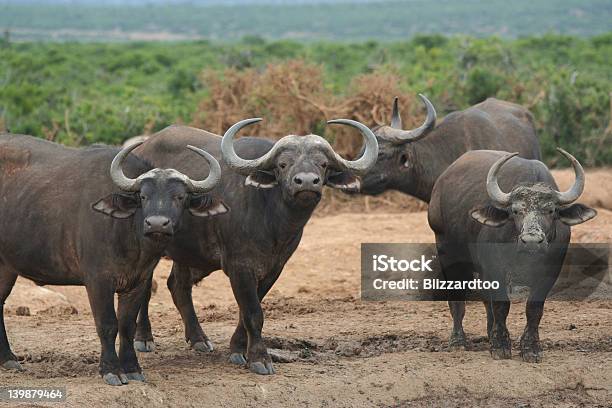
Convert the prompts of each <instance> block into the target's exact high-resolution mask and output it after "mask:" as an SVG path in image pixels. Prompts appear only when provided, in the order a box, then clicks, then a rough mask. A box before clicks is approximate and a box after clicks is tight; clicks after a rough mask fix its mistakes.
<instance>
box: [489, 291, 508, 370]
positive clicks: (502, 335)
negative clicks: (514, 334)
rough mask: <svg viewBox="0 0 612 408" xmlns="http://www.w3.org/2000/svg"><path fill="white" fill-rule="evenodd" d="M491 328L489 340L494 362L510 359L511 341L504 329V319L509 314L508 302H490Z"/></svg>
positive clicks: (506, 330)
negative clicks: (491, 313)
mask: <svg viewBox="0 0 612 408" xmlns="http://www.w3.org/2000/svg"><path fill="white" fill-rule="evenodd" d="M491 308H492V312H493V327H492V329H491V337H490V338H489V341H490V346H491V356H492V357H493V358H494V359H495V360H501V359H508V358H512V341H511V340H510V332H509V331H508V328H507V327H506V318H507V317H508V313H509V312H510V301H509V300H502V301H492V302H491Z"/></svg>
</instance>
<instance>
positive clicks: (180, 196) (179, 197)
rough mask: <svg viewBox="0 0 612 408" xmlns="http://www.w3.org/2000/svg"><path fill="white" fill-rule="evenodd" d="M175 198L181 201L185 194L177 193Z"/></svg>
mask: <svg viewBox="0 0 612 408" xmlns="http://www.w3.org/2000/svg"><path fill="white" fill-rule="evenodd" d="M176 199H177V200H179V201H183V200H184V199H185V195H183V194H179V195H177V196H176Z"/></svg>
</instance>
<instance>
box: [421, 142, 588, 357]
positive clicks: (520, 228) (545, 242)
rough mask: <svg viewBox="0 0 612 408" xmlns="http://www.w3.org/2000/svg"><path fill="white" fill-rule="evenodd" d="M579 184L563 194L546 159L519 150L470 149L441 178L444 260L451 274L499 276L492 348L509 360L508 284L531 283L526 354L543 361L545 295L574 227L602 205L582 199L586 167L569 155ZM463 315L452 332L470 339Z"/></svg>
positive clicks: (433, 217)
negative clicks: (523, 155) (593, 205)
mask: <svg viewBox="0 0 612 408" xmlns="http://www.w3.org/2000/svg"><path fill="white" fill-rule="evenodd" d="M559 151H560V152H561V153H562V154H563V156H565V157H566V158H567V159H569V160H570V161H571V163H572V165H573V167H574V171H575V173H576V181H575V183H574V185H573V186H572V187H571V188H570V189H569V190H567V191H565V192H559V191H558V188H557V184H556V183H555V181H554V179H553V177H552V175H551V174H550V172H549V171H548V169H547V168H546V165H544V164H543V163H542V162H540V161H538V160H527V159H524V158H520V157H516V156H517V153H512V154H510V153H506V152H500V151H491V150H477V151H471V152H467V153H465V154H464V155H463V156H461V157H460V158H459V159H458V160H457V161H455V162H454V163H453V164H452V165H451V166H450V167H449V168H448V169H447V170H446V171H445V172H444V173H442V175H441V176H440V177H439V178H438V181H437V182H436V184H435V186H434V189H433V192H432V195H431V201H430V202H429V213H428V216H429V225H430V226H431V228H432V230H433V231H434V232H435V234H436V245H437V247H438V260H439V261H440V265H441V267H442V272H443V275H444V276H445V278H446V279H451V280H471V279H474V278H475V277H476V276H478V277H480V279H483V280H489V281H498V282H500V287H499V289H498V290H491V291H489V292H487V293H485V294H484V300H485V306H486V310H487V331H488V334H489V341H490V347H491V354H492V356H493V357H494V358H496V359H500V358H501V359H505V358H510V357H511V355H512V351H511V350H512V347H511V342H510V334H509V332H508V329H507V327H506V318H507V316H508V311H509V310H510V301H509V300H508V294H507V282H509V281H510V280H513V281H515V280H519V281H520V282H521V283H523V284H524V285H525V286H528V287H529V288H530V294H529V298H528V300H527V305H526V310H525V312H526V315H527V325H526V327H525V331H524V333H523V336H522V337H521V344H520V348H521V356H522V358H523V360H525V361H530V362H539V361H541V351H542V349H541V346H540V340H539V333H538V327H539V324H540V319H541V318H542V313H543V310H544V301H545V299H546V297H547V295H548V293H549V291H550V289H551V288H552V286H553V285H554V283H555V281H556V280H557V277H558V276H559V272H560V270H561V267H562V264H563V260H564V258H565V254H566V251H567V247H568V244H569V240H570V226H572V225H577V224H580V223H583V222H585V221H587V220H589V219H591V218H593V217H594V216H595V215H596V214H597V213H596V212H595V210H593V209H591V208H588V207H586V206H584V205H582V204H575V203H574V201H576V200H577V199H578V198H579V197H580V195H581V194H582V191H583V189H584V183H585V178H584V171H583V169H582V166H580V163H578V161H577V160H576V159H575V158H574V157H573V156H571V155H570V154H569V153H567V152H565V151H563V150H561V149H559ZM462 318H463V316H462V315H461V316H460V318H458V319H456V320H455V322H454V326H455V327H454V329H453V333H455V334H457V333H458V334H459V335H460V336H461V340H463V339H464V333H463V327H462V322H461V320H462Z"/></svg>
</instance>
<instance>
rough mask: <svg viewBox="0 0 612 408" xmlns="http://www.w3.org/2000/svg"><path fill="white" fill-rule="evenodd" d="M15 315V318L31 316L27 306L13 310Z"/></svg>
mask: <svg viewBox="0 0 612 408" xmlns="http://www.w3.org/2000/svg"><path fill="white" fill-rule="evenodd" d="M15 314H16V315H17V316H31V313H30V308H29V307H27V306H19V307H17V309H15Z"/></svg>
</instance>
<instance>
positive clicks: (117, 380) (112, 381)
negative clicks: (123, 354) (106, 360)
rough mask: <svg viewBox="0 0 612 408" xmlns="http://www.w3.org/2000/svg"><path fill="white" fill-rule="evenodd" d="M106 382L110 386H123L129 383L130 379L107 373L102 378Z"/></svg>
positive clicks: (121, 375) (122, 375)
mask: <svg viewBox="0 0 612 408" xmlns="http://www.w3.org/2000/svg"><path fill="white" fill-rule="evenodd" d="M102 379H104V382H105V383H107V384H108V385H123V384H127V383H128V378H127V376H126V375H125V374H119V375H117V374H114V373H106V374H104V375H103V376H102Z"/></svg>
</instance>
